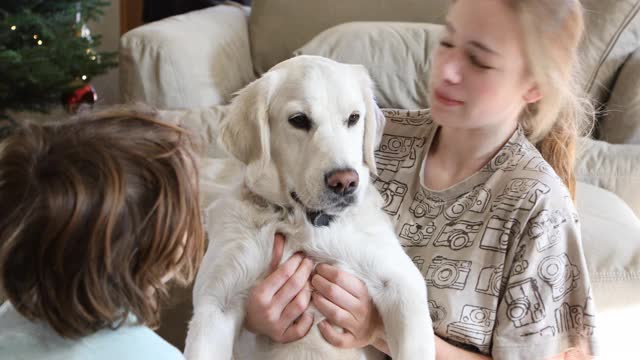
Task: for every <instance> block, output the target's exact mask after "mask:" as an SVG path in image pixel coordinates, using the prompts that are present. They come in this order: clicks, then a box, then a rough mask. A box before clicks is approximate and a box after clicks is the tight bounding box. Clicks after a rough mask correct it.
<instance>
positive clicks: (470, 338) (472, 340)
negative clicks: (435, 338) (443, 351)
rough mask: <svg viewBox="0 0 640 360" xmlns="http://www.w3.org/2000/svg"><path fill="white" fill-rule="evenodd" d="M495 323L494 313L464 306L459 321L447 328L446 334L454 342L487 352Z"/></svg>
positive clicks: (484, 309) (480, 308)
mask: <svg viewBox="0 0 640 360" xmlns="http://www.w3.org/2000/svg"><path fill="white" fill-rule="evenodd" d="M495 322H496V312H495V311H493V310H491V309H486V308H482V307H479V306H472V305H465V306H464V307H463V308H462V315H461V316H460V321H459V322H455V323H452V324H449V325H448V326H447V334H448V335H449V336H450V337H452V338H453V339H455V340H458V341H461V342H463V343H466V344H472V345H475V346H476V347H478V348H479V349H480V350H487V349H488V347H489V345H490V344H491V335H492V334H493V327H494V325H495Z"/></svg>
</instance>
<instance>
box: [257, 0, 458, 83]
mask: <svg viewBox="0 0 640 360" xmlns="http://www.w3.org/2000/svg"><path fill="white" fill-rule="evenodd" d="M448 1H449V0H322V1H319V0H253V4H252V9H251V16H250V19H249V35H250V41H251V56H252V58H253V64H254V69H255V70H256V72H257V73H258V74H262V73H264V72H265V71H267V70H269V68H271V67H272V66H273V65H275V64H277V63H279V62H280V61H283V60H285V59H287V58H289V57H291V55H292V53H293V51H294V50H295V49H297V48H299V47H301V46H302V45H304V44H305V43H307V42H308V41H309V40H311V39H312V38H313V37H314V36H315V35H317V34H319V33H320V32H322V31H323V30H326V29H328V28H330V27H332V26H334V25H338V24H342V23H345V22H351V21H406V22H430V23H441V22H442V20H443V18H444V15H445V11H446V4H447V3H448Z"/></svg>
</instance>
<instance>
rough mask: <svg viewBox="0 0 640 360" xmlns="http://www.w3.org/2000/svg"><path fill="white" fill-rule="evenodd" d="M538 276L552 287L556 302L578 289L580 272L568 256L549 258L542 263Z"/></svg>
mask: <svg viewBox="0 0 640 360" xmlns="http://www.w3.org/2000/svg"><path fill="white" fill-rule="evenodd" d="M538 276H540V278H541V279H542V280H543V281H544V282H546V283H547V284H549V285H550V286H551V291H552V296H553V300H554V301H559V300H560V299H562V298H563V297H564V296H565V295H567V294H568V293H570V292H571V291H572V290H573V289H575V288H577V287H578V279H580V270H578V267H577V266H576V265H573V264H571V262H570V261H569V257H568V256H567V254H562V255H558V256H549V257H547V258H545V259H544V260H542V261H541V262H540V265H539V266H538Z"/></svg>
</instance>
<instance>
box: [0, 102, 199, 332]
mask: <svg viewBox="0 0 640 360" xmlns="http://www.w3.org/2000/svg"><path fill="white" fill-rule="evenodd" d="M198 196H199V194H198V174H197V159H196V155H195V150H194V146H193V142H192V141H191V138H190V136H189V134H188V133H187V132H186V131H185V130H182V129H181V128H179V127H176V126H174V125H170V124H166V123H163V122H160V121H157V120H155V119H154V118H153V116H152V115H150V114H144V113H139V112H133V111H129V110H113V111H107V112H102V113H95V114H91V115H85V116H83V117H80V118H75V119H69V120H65V121H61V122H57V123H50V124H46V125H42V124H35V123H30V124H24V125H20V126H19V127H17V128H16V129H15V130H14V131H13V133H12V134H11V135H10V136H9V137H7V138H6V139H4V140H2V142H1V143H0V199H1V200H0V201H1V204H0V281H1V285H2V288H3V290H4V292H5V295H6V296H7V297H8V299H9V300H10V301H11V303H12V304H13V306H14V307H15V308H16V309H17V310H18V311H19V312H20V313H21V314H23V315H24V316H26V317H27V318H29V319H32V320H38V321H45V322H47V323H48V324H49V325H50V326H51V327H52V328H53V329H54V330H55V331H56V332H57V333H58V334H60V335H62V336H64V337H69V338H76V337H80V336H84V335H88V334H91V333H94V332H96V331H97V330H100V329H103V328H108V327H113V326H116V325H118V324H121V323H123V322H124V321H125V320H126V319H127V317H128V315H130V314H132V315H135V316H136V317H137V319H138V321H139V322H140V323H142V324H145V325H148V326H151V327H154V326H157V324H158V322H159V309H158V306H157V304H158V301H159V300H161V299H160V298H162V297H164V296H165V295H166V288H165V285H164V283H165V281H166V279H167V278H169V277H171V275H173V277H174V278H175V279H176V280H177V281H178V282H180V283H182V284H186V283H188V282H190V281H191V280H192V279H193V277H194V275H195V272H196V269H197V266H198V265H199V262H200V259H201V257H202V253H203V248H204V230H203V227H202V224H201V215H200V207H199V201H198Z"/></svg>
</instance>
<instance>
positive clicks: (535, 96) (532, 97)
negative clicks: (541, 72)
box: [522, 85, 542, 104]
mask: <svg viewBox="0 0 640 360" xmlns="http://www.w3.org/2000/svg"><path fill="white" fill-rule="evenodd" d="M522 98H523V99H524V102H526V103H527V104H533V103H536V102H538V101H540V99H542V93H541V92H540V89H538V85H533V86H532V87H531V88H529V90H527V92H526V93H524V96H523V97H522Z"/></svg>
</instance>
